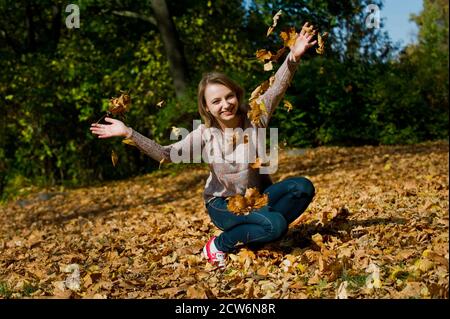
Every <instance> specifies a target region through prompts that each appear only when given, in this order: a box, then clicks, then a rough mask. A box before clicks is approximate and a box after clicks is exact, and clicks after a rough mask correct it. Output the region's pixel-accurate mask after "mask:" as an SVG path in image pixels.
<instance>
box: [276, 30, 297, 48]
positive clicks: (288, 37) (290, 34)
mask: <svg viewBox="0 0 450 319" xmlns="http://www.w3.org/2000/svg"><path fill="white" fill-rule="evenodd" d="M280 36H281V38H282V39H283V41H284V46H285V47H287V48H291V47H292V46H294V44H295V40H297V36H298V33H297V32H296V31H295V28H294V27H291V28H289V30H287V31H282V32H281V33H280Z"/></svg>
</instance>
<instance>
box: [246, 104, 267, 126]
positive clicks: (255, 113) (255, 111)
mask: <svg viewBox="0 0 450 319" xmlns="http://www.w3.org/2000/svg"><path fill="white" fill-rule="evenodd" d="M265 114H267V109H266V106H265V105H264V102H260V103H258V102H257V101H256V100H252V101H251V102H250V110H249V111H248V113H247V116H248V118H249V119H250V120H251V122H252V123H253V124H254V125H256V126H259V125H260V124H261V116H263V115H265Z"/></svg>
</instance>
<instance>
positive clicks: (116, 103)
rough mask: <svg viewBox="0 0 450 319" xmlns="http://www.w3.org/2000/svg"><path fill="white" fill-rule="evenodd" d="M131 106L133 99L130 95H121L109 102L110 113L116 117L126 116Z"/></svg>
mask: <svg viewBox="0 0 450 319" xmlns="http://www.w3.org/2000/svg"><path fill="white" fill-rule="evenodd" d="M130 105H131V97H130V96H129V95H128V94H121V95H120V96H119V97H117V98H112V99H110V100H109V109H108V112H110V113H111V114H114V115H122V116H123V115H124V114H125V112H127V111H128V110H129V108H130Z"/></svg>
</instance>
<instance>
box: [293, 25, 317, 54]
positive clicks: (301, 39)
mask: <svg viewBox="0 0 450 319" xmlns="http://www.w3.org/2000/svg"><path fill="white" fill-rule="evenodd" d="M307 27H308V22H306V23H305V24H304V25H303V27H302V30H301V31H300V33H299V34H298V36H297V39H296V40H295V43H294V45H293V46H292V47H291V48H290V49H291V52H292V54H293V55H294V58H295V60H296V61H298V59H299V58H300V57H301V56H302V55H303V54H304V53H305V52H306V51H307V50H308V49H309V48H310V47H312V46H314V45H316V43H317V40H316V41H311V40H312V38H313V35H310V34H308V33H307V32H306V31H305V28H307Z"/></svg>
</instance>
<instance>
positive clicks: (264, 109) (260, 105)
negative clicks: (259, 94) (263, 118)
mask: <svg viewBox="0 0 450 319" xmlns="http://www.w3.org/2000/svg"><path fill="white" fill-rule="evenodd" d="M259 107H260V109H261V111H262V112H263V113H265V114H268V113H269V112H267V108H266V105H265V104H264V102H261V103H259Z"/></svg>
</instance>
